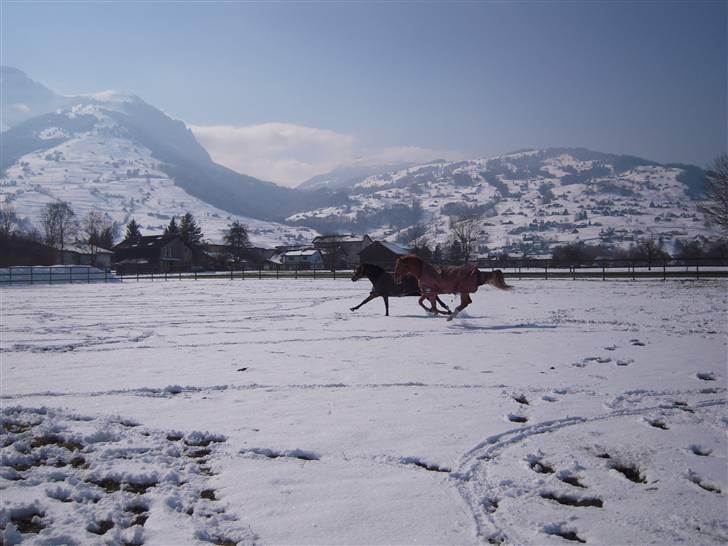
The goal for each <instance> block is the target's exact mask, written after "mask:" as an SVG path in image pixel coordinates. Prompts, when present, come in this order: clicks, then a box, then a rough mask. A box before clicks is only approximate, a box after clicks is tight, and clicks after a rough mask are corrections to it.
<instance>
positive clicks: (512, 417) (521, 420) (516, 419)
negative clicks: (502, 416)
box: [508, 413, 528, 423]
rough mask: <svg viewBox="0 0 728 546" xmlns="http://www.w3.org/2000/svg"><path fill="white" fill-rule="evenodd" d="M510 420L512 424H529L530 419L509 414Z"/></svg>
mask: <svg viewBox="0 0 728 546" xmlns="http://www.w3.org/2000/svg"><path fill="white" fill-rule="evenodd" d="M508 420H509V421H510V422H512V423H527V422H528V417H526V416H524V415H516V414H515V413H509V414H508Z"/></svg>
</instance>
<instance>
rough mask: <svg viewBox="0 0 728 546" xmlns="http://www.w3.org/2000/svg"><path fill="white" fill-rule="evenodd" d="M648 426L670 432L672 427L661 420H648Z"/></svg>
mask: <svg viewBox="0 0 728 546" xmlns="http://www.w3.org/2000/svg"><path fill="white" fill-rule="evenodd" d="M646 421H647V424H648V425H650V426H651V427H655V428H659V429H661V430H670V427H669V426H667V423H665V421H662V420H660V419H646Z"/></svg>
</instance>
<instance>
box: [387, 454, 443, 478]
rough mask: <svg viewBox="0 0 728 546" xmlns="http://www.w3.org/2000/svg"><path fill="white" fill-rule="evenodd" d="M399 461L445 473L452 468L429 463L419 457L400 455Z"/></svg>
mask: <svg viewBox="0 0 728 546" xmlns="http://www.w3.org/2000/svg"><path fill="white" fill-rule="evenodd" d="M399 462H400V464H406V465H413V466H417V467H420V468H424V469H425V470H429V471H430V472H443V473H445V474H449V473H450V472H451V469H450V468H448V467H446V466H440V465H438V464H434V463H428V462H425V461H423V460H422V459H420V458H419V457H400V459H399Z"/></svg>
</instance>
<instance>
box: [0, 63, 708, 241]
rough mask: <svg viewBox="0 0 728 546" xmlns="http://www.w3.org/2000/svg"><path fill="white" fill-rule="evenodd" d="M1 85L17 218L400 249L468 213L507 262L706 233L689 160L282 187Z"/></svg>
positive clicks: (193, 146)
mask: <svg viewBox="0 0 728 546" xmlns="http://www.w3.org/2000/svg"><path fill="white" fill-rule="evenodd" d="M0 78H1V85H2V87H3V97H2V100H3V104H2V112H3V117H2V120H0V121H1V123H2V128H3V131H4V132H3V133H2V142H1V143H0V146H1V151H2V154H1V157H2V161H1V163H0V175H1V176H2V177H1V178H0V195H1V196H2V200H3V201H4V202H6V203H10V204H12V205H13V206H14V207H15V209H16V211H17V212H18V214H19V215H20V216H21V217H27V219H28V221H29V222H37V218H38V213H39V211H40V209H41V207H42V206H43V205H44V204H45V203H47V202H49V201H53V200H64V201H69V202H70V203H71V205H72V206H73V207H74V209H76V212H77V213H78V214H80V215H83V214H85V213H86V212H88V211H89V210H92V209H95V210H99V211H101V212H102V213H105V214H107V215H108V216H109V217H110V218H112V219H113V220H114V221H116V222H118V223H120V224H124V223H126V222H128V221H129V219H131V218H132V217H134V218H135V219H136V220H137V221H138V222H139V223H140V224H141V225H142V229H143V231H145V232H148V233H154V232H159V231H161V230H162V229H163V228H164V226H165V225H166V224H167V223H168V222H169V219H170V218H171V217H172V216H180V215H181V214H184V212H186V211H190V212H192V213H193V214H194V215H195V216H196V217H197V218H198V220H199V221H200V222H201V224H202V226H203V229H204V231H205V234H206V236H207V237H208V238H209V239H211V240H214V241H219V240H220V239H221V231H222V229H224V228H225V227H226V226H227V225H228V224H229V223H230V222H231V221H232V220H234V219H239V220H241V221H242V222H244V223H247V224H248V225H249V226H250V229H251V239H252V240H253V242H254V243H255V244H260V245H267V246H273V245H275V244H283V243H287V244H295V243H300V244H303V243H306V242H308V241H310V239H311V238H312V237H313V236H314V235H315V234H316V231H318V232H360V233H364V232H368V233H370V234H372V235H373V236H375V237H380V238H387V239H392V240H395V239H397V240H399V241H401V242H405V243H407V242H409V240H408V238H411V237H414V236H415V235H422V234H424V235H426V236H427V237H428V239H429V240H430V241H431V242H433V243H434V242H439V243H445V242H447V240H448V238H449V236H450V226H451V224H453V223H455V222H457V221H459V220H462V219H464V218H473V219H475V221H476V222H477V223H478V224H479V229H480V231H481V240H480V243H481V245H482V246H483V249H482V250H483V251H496V250H501V251H502V250H505V251H509V252H512V253H516V254H520V253H523V252H526V253H530V254H534V253H536V254H538V253H546V252H548V250H549V249H550V248H551V247H552V246H553V245H554V244H557V243H558V242H563V241H573V240H582V241H587V242H611V243H619V244H628V243H630V242H634V241H636V240H639V239H642V238H646V237H662V238H663V239H664V240H665V241H666V242H668V243H669V242H670V241H674V240H675V239H677V238H682V239H690V238H694V237H698V236H710V235H712V234H715V231H714V230H713V229H712V228H710V227H709V226H706V225H705V223H704V220H703V218H702V215H701V214H700V213H699V212H698V211H697V200H698V199H699V198H700V196H701V193H702V188H703V184H704V178H705V173H704V172H703V171H702V170H701V169H699V168H697V167H693V166H686V165H677V164H673V165H661V164H658V163H655V162H651V161H648V160H644V159H640V158H635V157H629V156H620V155H614V154H603V153H598V152H591V151H588V150H584V149H548V150H530V151H525V152H519V153H515V154H508V155H504V156H499V157H494V158H489V159H477V160H471V161H459V162H446V161H438V162H433V163H429V164H427V165H410V164H405V165H395V166H389V165H361V166H356V167H347V168H341V169H337V170H335V171H333V172H332V173H330V174H328V175H322V176H318V177H314V178H312V179H310V180H309V181H307V182H306V183H304V184H302V185H301V186H300V187H299V188H296V189H290V188H284V187H281V186H278V185H276V184H273V183H270V182H264V181H261V180H258V179H256V178H253V177H250V176H246V175H244V174H240V173H237V172H234V171H232V170H230V169H228V168H225V167H223V166H220V165H218V164H216V163H214V162H213V161H212V160H211V158H210V155H209V154H208V153H207V151H206V150H205V149H204V148H203V147H202V146H200V144H199V143H198V142H197V140H196V139H195V137H194V135H193V134H192V132H191V131H190V130H189V129H188V128H187V126H186V125H185V124H184V123H183V122H182V121H179V120H173V119H171V118H170V117H169V116H167V115H166V114H164V113H163V112H161V111H160V110H158V109H157V108H155V107H154V106H151V105H149V104H147V103H145V102H144V101H143V100H141V99H140V98H139V97H136V96H134V95H130V94H122V93H117V92H104V93H96V94H91V95H81V96H73V97H69V96H61V95H58V94H56V93H54V92H53V91H51V90H49V89H47V88H46V87H44V86H43V85H41V84H39V83H36V82H33V81H32V80H30V79H29V78H28V77H27V76H26V75H25V74H23V73H22V72H21V71H19V70H17V69H14V68H10V67H2V68H1V69H0ZM386 171H390V172H386ZM413 226H417V227H416V228H415V229H413ZM486 247H487V249H486Z"/></svg>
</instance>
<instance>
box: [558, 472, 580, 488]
mask: <svg viewBox="0 0 728 546" xmlns="http://www.w3.org/2000/svg"><path fill="white" fill-rule="evenodd" d="M558 478H559V479H560V480H561V481H562V482H564V483H568V484H569V485H573V486H574V487H579V488H581V489H586V488H587V487H586V485H584V484H583V483H581V481H579V476H574V475H573V474H569V473H567V472H560V473H559V475H558Z"/></svg>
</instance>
